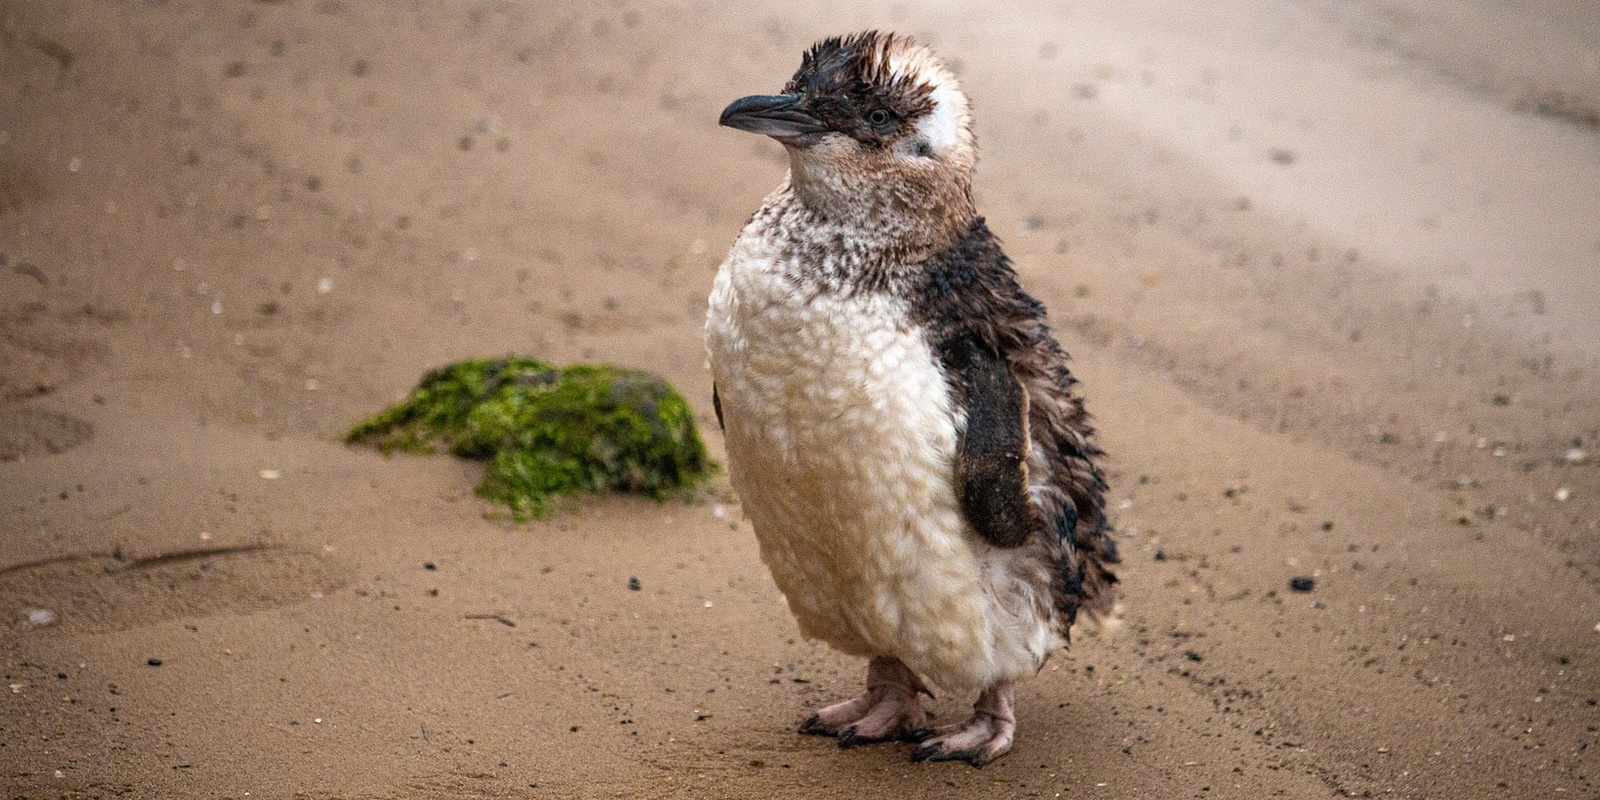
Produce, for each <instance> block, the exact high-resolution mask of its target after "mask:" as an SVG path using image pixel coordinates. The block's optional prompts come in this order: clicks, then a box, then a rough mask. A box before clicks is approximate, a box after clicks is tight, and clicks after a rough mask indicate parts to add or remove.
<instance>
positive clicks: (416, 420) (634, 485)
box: [345, 357, 713, 520]
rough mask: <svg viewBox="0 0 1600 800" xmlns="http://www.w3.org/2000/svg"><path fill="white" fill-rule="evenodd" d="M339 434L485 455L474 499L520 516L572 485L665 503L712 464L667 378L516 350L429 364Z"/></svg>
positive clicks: (387, 444) (418, 449) (396, 446)
mask: <svg viewBox="0 0 1600 800" xmlns="http://www.w3.org/2000/svg"><path fill="white" fill-rule="evenodd" d="M345 441H347V442H350V443H352V444H371V445H375V446H377V447H378V448H379V449H380V450H382V451H383V452H384V453H392V452H394V451H396V450H403V451H405V452H408V453H432V452H437V451H438V450H441V449H442V450H445V451H447V452H450V453H453V454H455V455H458V456H462V457H465V458H475V459H481V460H485V461H487V462H488V468H487V469H486V471H485V474H484V478H483V483H482V484H480V485H479V486H478V494H479V495H481V496H483V497H486V498H488V499H490V500H496V501H499V502H502V503H505V504H507V505H509V506H510V507H511V512H512V514H513V516H515V517H516V518H517V519H518V520H526V519H529V518H532V517H538V516H542V515H543V514H544V513H545V512H546V511H548V510H549V508H550V501H551V500H552V499H553V498H554V497H556V496H557V495H562V494H568V493H572V492H605V491H618V492H636V493H641V494H648V495H650V496H652V497H655V498H658V499H660V498H665V497H666V496H668V495H670V494H672V493H674V492H680V491H682V492H687V491H690V490H692V489H693V488H694V486H696V485H697V484H699V483H700V482H701V481H703V480H704V479H705V478H706V477H707V476H708V475H710V474H711V472H712V470H713V465H712V463H711V461H710V459H709V458H707V456H706V448H705V444H704V443H703V442H702V441H701V440H700V434H699V432H698V431H697V430H696V429H695V424H694V414H693V412H692V411H691V410H690V408H689V404H688V402H687V401H685V400H684V399H683V396H682V395H679V394H678V393H677V392H676V391H674V390H673V389H672V387H671V386H669V385H668V384H667V382H666V381H664V380H662V379H660V378H658V377H656V376H654V375H650V374H648V373H644V372H635V371H632V370H625V369H618V368H616V367H608V366H603V365H595V364H574V365H571V366H569V367H567V368H565V369H558V368H556V367H553V366H551V365H549V364H546V363H544V362H541V361H535V360H533V359H530V358H518V357H506V358H497V359H487V360H477V361H462V362H459V363H456V364H451V365H449V366H445V367H441V368H439V369H436V370H434V371H432V372H430V373H428V374H427V375H426V376H424V377H423V379H422V382H421V383H420V384H418V385H417V388H415V389H413V390H412V391H411V394H410V396H408V397H407V398H406V399H405V400H404V401H402V402H400V403H399V404H397V405H394V406H391V407H389V408H387V409H384V410H383V411H381V412H379V413H378V414H377V415H376V416H374V417H372V418H371V419H368V420H366V421H364V422H361V423H358V424H357V425H356V426H355V427H354V428H352V429H351V430H350V433H349V434H348V435H347V436H346V437H345Z"/></svg>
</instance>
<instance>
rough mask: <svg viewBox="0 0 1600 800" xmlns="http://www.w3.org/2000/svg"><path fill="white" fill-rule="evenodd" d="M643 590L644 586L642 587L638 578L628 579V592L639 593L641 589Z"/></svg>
mask: <svg viewBox="0 0 1600 800" xmlns="http://www.w3.org/2000/svg"><path fill="white" fill-rule="evenodd" d="M643 588H644V587H643V586H642V585H640V583H639V579H638V578H629V579H628V591H631V592H637V591H639V590H640V589H643Z"/></svg>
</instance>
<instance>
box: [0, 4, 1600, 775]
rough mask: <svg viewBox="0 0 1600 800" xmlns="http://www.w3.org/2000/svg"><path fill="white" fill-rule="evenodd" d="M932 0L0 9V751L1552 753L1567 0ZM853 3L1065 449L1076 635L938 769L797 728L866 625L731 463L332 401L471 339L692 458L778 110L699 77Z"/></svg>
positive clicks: (1590, 406)
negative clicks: (399, 444) (1073, 381)
mask: <svg viewBox="0 0 1600 800" xmlns="http://www.w3.org/2000/svg"><path fill="white" fill-rule="evenodd" d="M958 5H959V4H953V3H951V4H943V5H940V4H932V5H921V4H903V5H896V6H893V7H891V8H889V9H884V10H869V9H860V10H854V11H851V10H837V9H833V8H832V7H831V6H830V5H829V4H823V3H802V4H790V3H776V2H769V3H761V4H752V5H750V6H747V7H745V8H742V9H738V10H733V9H724V8H721V7H720V6H719V5H718V4H709V3H668V4H661V5H645V4H632V3H629V2H624V1H621V0H619V2H615V3H606V4H598V5H595V6H591V5H589V4H579V3H574V4H561V3H543V4H531V3H530V4H526V5H521V4H514V3H488V2H483V3H448V4H439V5H435V4H428V3H412V4H400V3H377V2H370V3H369V2H358V1H357V0H285V1H284V2H249V3H247V2H235V3H205V2H177V1H176V0H174V1H173V2H148V3H131V2H130V3H89V2H67V1H66V0H61V1H60V2H54V1H51V2H46V1H45V0H38V1H36V2H0V337H3V343H0V457H3V459H4V460H3V462H0V620H3V622H4V625H3V627H0V661H3V664H0V671H3V673H4V677H5V681H4V683H5V684H7V685H9V688H6V689H4V690H0V788H3V789H4V795H5V796H7V797H112V796H118V797H124V796H125V797H139V798H169V797H229V798H242V797H246V796H249V797H252V798H264V797H267V798H270V797H306V798H336V797H337V798H345V797H365V798H396V797H484V796H488V797H613V796H615V797H801V796H804V797H815V798H820V797H850V798H861V797H884V796H912V797H919V798H921V797H926V798H937V797H962V798H967V797H973V796H994V797H1058V796H1061V797H1092V798H1101V797H1104V798H1134V797H1141V798H1146V797H1162V798H1169V797H1218V798H1227V797H1248V798H1260V797H1290V798H1301V797H1328V796H1339V795H1355V796H1374V797H1379V796H1393V797H1417V798H1421V797H1450V798H1479V797H1516V798H1549V797H1561V796H1568V797H1595V796H1596V795H1597V793H1600V753H1597V752H1596V750H1597V749H1600V748H1596V747H1595V745H1596V743H1597V738H1600V733H1597V729H1600V708H1597V706H1596V701H1597V700H1600V629H1597V624H1600V531H1597V525H1600V362H1597V359H1600V131H1597V117H1596V109H1597V108H1600V105H1597V102H1596V101H1597V98H1600V32H1597V28H1600V4H1597V3H1596V2H1593V1H1592V0H1524V1H1523V2H1519V3H1517V4H1515V10H1514V11H1512V10H1509V9H1507V8H1505V7H1503V6H1505V5H1506V4H1502V3H1495V2H1489V1H1488V0H1483V2H1476V3H1459V2H1449V3H1446V2H1429V1H1428V0H1414V1H1402V0H1392V1H1386V2H1385V1H1379V0H1371V1H1370V2H1349V3H1328V2H1313V1H1311V0H1307V1H1305V2H1290V3H1282V2H1268V1H1267V0H1228V1H1227V2H1218V3H1206V4H1196V3H1184V2H1176V1H1174V0H1165V1H1162V0H1144V1H1142V2H1133V3H1104V4H1090V3H1071V4H1045V3H1037V4H1029V3H1013V4H1000V5H995V6H992V7H989V8H986V9H985V10H984V11H982V12H975V11H964V10H962V9H961V8H959V7H958ZM1201 8H1203V10H1196V9H1201ZM869 26H878V27H884V28H893V29H897V30H901V31H905V32H908V33H912V34H914V35H917V36H919V37H921V38H923V39H925V40H927V41H929V42H931V43H933V44H935V45H937V46H938V47H939V48H940V49H941V50H942V51H943V52H944V53H945V54H946V55H948V56H949V57H950V58H951V59H952V60H953V61H954V62H955V63H956V64H957V66H958V67H959V70H960V72H961V74H962V75H963V77H964V79H965V80H966V82H967V85H968V89H969V92H970V94H971V95H972V96H973V97H974V99H975V102H976V106H977V112H978V129H979V135H980V138H981V142H982V144H983V146H984V161H983V164H982V165H981V167H980V174H979V176H978V185H977V191H978V195H979V206H980V208H981V209H982V210H983V211H984V213H985V214H986V215H987V216H988V217H989V220H990V224H991V225H992V226H993V227H994V229H995V230H996V231H997V232H998V233H999V234H1000V235H1001V236H1002V237H1003V238H1004V239H1005V240H1006V243H1007V246H1008V248H1009V250H1010V252H1011V254H1012V255H1013V257H1014V258H1015V259H1016V261H1017V263H1018V267H1019V270H1020V272H1021V275H1022V279H1023V282H1024V283H1025V285H1027V286H1028V287H1029V288H1030V289H1032V290H1033V291H1034V292H1035V293H1036V294H1038V295H1039V296H1040V297H1042V298H1043V299H1044V300H1045V301H1046V302H1047V303H1048V305H1049V306H1050V308H1051V310H1052V318H1053V319H1054V321H1055V325H1056V327H1057V330H1058V331H1059V333H1060V336H1061V338H1062V339H1063V341H1064V343H1065V344H1066V346H1067V347H1068V349H1070V350H1071V351H1072V352H1073V353H1074V355H1075V357H1076V362H1075V363H1076V365H1077V372H1078V374H1079V376H1080V377H1081V378H1082V380H1083V383H1084V388H1085V391H1086V393H1087V396H1088V398H1089V402H1090V407H1091V409H1092V410H1093V411H1094V412H1095V413H1096V415H1097V417H1098V420H1099V423H1100V427H1101V431H1102V443H1103V444H1104V445H1105V447H1106V448H1107V449H1108V450H1109V451H1110V453H1111V454H1112V460H1111V461H1110V463H1109V467H1110V471H1111V482H1112V490H1111V491H1112V494H1111V505H1112V507H1113V508H1114V509H1115V521H1116V523H1117V525H1118V527H1119V530H1120V532H1119V534H1118V535H1119V537H1120V538H1121V543H1122V545H1123V549H1124V552H1125V554H1126V557H1127V559H1126V563H1125V565H1124V566H1123V568H1122V574H1123V577H1124V584H1123V586H1124V588H1125V606H1126V614H1125V617H1126V618H1125V624H1124V625H1123V626H1122V628H1121V629H1120V631H1118V632H1115V633H1109V634H1104V635H1099V636H1091V635H1083V636H1080V637H1079V639H1078V641H1077V642H1076V643H1075V645H1074V647H1073V648H1072V650H1071V651H1070V652H1066V653H1063V654H1062V655H1060V656H1059V657H1057V658H1055V659H1054V660H1053V661H1052V662H1051V663H1050V665H1048V666H1047V667H1046V668H1045V669H1044V670H1043V671H1042V672H1041V673H1040V675H1039V676H1038V677H1037V678H1036V679H1034V680H1032V681H1029V682H1027V683H1026V684H1025V685H1024V687H1023V688H1022V689H1021V691H1020V693H1019V698H1018V706H1019V717H1020V720H1021V729H1020V733H1021V735H1020V739H1019V742H1018V745H1017V747H1016V749H1015V750H1014V752H1013V753H1012V754H1011V755H1010V756H1008V757H1007V758H1006V759H1004V760H1002V761H1000V762H998V763H996V764H993V765H991V766H990V767H988V768H986V769H984V770H982V771H976V770H972V769H970V768H967V767H965V766H962V765H952V764H941V765H932V764H924V765H912V764H909V763H908V762H907V755H908V748H907V747H906V746H902V745H883V746H879V747H875V748H868V749H862V750H851V751H841V750H839V749H837V748H835V747H833V746H832V745H831V744H830V743H828V742H827V741H824V740H821V739H816V738H809V737H803V736H799V735H797V734H796V733H795V732H794V727H795V725H796V724H797V723H798V722H799V721H800V720H801V719H803V718H804V716H805V715H806V714H807V713H808V709H811V708H814V707H815V706H817V705H819V704H822V703H824V702H829V701H832V700H835V699H837V698H840V697H842V696H844V695H847V694H850V693H852V692H854V691H856V690H857V688H858V686H859V683H860V680H861V677H862V673H863V670H862V665H861V664H860V663H858V662H855V661H852V660H851V659H847V658H842V657H839V656H837V655H835V654H832V653H830V652H829V651H828V650H827V649H826V648H825V647H822V646H820V645H817V644H814V643H809V642H806V641H804V640H802V639H800V638H799V636H798V634H797V632H796V630H795V626H794V623H793V621H792V620H791V619H790V618H789V616H788V614H787V612H786V611H785V609H784V608H783V606H782V604H781V601H780V598H779V596H778V594H777V592H776V590H775V589H774V588H773V586H772V584H771V581H770V579H769V578H768V577H767V575H766V572H765V569H764V568H763V567H762V565H761V564H760V562H759V560H758V558H757V556H756V552H755V547H754V542H753V539H752V537H751V535H750V532H749V530H748V525H747V524H746V523H744V522H742V521H741V519H740V516H739V513H738V509H737V504H736V501H735V500H734V499H733V498H731V497H730V496H728V495H727V490H726V484H725V482H723V483H722V484H721V486H722V488H720V489H718V490H716V491H713V492H710V493H708V494H707V495H706V496H705V497H703V498H702V499H700V500H699V501H697V502H695V503H691V504H685V503H673V502H669V503H665V504H656V503H653V502H651V501H648V500H638V499H630V498H615V499H590V500H584V501H582V502H581V503H578V504H576V505H575V506H574V508H572V509H571V510H568V511H566V512H564V513H561V514H557V515H556V516H554V517H553V518H551V519H549V520H548V521H544V522H539V523H535V524H530V525H525V526H518V525H513V524H509V523H505V522H500V521H494V520H492V519H486V518H485V512H486V511H490V510H492V509H490V508H489V507H487V506H486V505H485V504H484V503H483V502H482V501H480V500H479V499H478V498H476V497H475V496H473V494H472V487H473V485H474V483H475V481H476V480H477V476H478V468H477V467H476V466H475V465H472V464H467V463H462V462H457V461H453V460H451V459H449V458H447V457H435V458H411V457H397V458H394V459H385V458H383V457H382V456H380V455H378V454H376V453H373V452H368V451H365V450H360V449H349V448H346V447H344V446H342V445H340V444H338V443H337V438H338V436H339V434H340V432H341V431H342V430H343V429H344V428H346V426H348V425H349V424H350V423H351V422H352V421H354V420H356V419H358V418H360V417H362V416H363V415H366V414H369V413H371V412H372V411H374V410H376V409H377V408H379V407H381V406H382V405H384V404H386V403H388V402H390V401H392V400H393V399H395V398H396V397H397V396H398V395H399V394H400V393H402V392H404V391H405V390H406V389H407V388H409V387H410V386H411V385H412V383H413V382H414V381H415V380H416V379H417V378H418V377H419V376H420V375H421V373H422V372H423V371H424V370H426V369H427V368H429V367H432V366H435V365H438V364H441V363H443V362H446V361H448V360H452V359H456V358H462V357H469V356H479V355H494V354H501V353H508V352H519V353H526V354H530V355H536V356H539V357H543V358H547V359H551V360H555V361H560V362H566V361H572V360H604V361H609V362H615V363H618V364H623V365H627V366H633V367H643V368H648V369H652V370H655V371H658V372H660V373H662V374H664V375H665V376H666V377H668V378H669V379H670V380H672V381H673V382H674V383H676V384H677V385H678V386H680V387H682V388H683V389H684V390H685V392H686V393H687V394H688V395H689V396H690V398H691V400H692V401H693V402H694V403H695V404H696V407H697V408H699V409H700V411H701V423H702V425H703V427H704V428H705V430H706V431H707V436H708V439H709V440H710V444H711V446H712V448H713V450H715V451H717V452H719V453H720V447H721V443H720V441H719V440H717V438H716V434H715V428H716V426H715V424H714V422H713V421H712V420H711V417H710V412H711V404H710V392H709V385H708V380H707V377H706V373H705V369H704V363H703V362H704V356H703V351H702V347H701V343H700V327H701V322H702V320H703V314H704V296H705V293H706V290H707V288H708V286H709V284H710V280H711V276H712V274H713V271H714V269H715V267H716V265H717V263H718V261H719V259H720V256H721V252H722V251H723V250H724V248H725V247H726V246H727V244H728V243H729V242H730V241H731V239H732V238H733V236H734V234H735V232H736V231H737V230H738V228H739V226H740V224H741V223H742V222H743V220H744V218H745V216H746V215H747V214H748V213H749V212H750V211H751V210H753V209H754V208H755V206H756V204H757V203H758V202H759V200H760V198H761V196H762V195H763V194H764V193H765V192H766V191H767V190H768V189H769V188H771V187H772V186H773V185H775V184H776V182H777V181H778V180H779V177H780V175H781V174H782V171H783V158H782V153H781V150H780V148H778V147H777V146H776V145H774V144H772V143H770V142H767V141H764V140H758V138H756V137H752V136H749V135H746V134H740V133H736V132H733V131H728V130H722V129H718V128H717V127H716V125H715V120H716V116H717V112H718V111H719V110H720V109H721V108H722V106H723V105H724V104H725V103H726V102H727V101H729V100H731V99H733V98H735V97H738V96H740V95H743V94H748V93H754V92H767V91H772V90H775V89H776V88H777V87H778V86H780V85H781V83H782V81H783V80H784V79H785V77H786V76H787V75H788V73H789V72H790V71H791V70H792V69H793V68H794V65H795V64H796V63H797V57H798V54H799V52H800V50H801V48H803V47H804V46H805V45H807V44H808V43H809V42H811V41H812V40H814V39H816V38H818V37H820V36H822V35H825V34H830V33H839V32H846V31H849V30H854V29H860V28H865V27H869ZM1569 452H1570V456H1571V457H1570V458H1569ZM1558 498H1564V499H1558ZM430 565H431V566H430ZM1296 576H1309V577H1313V578H1314V579H1315V587H1314V589H1313V590H1312V591H1311V592H1309V593H1298V592H1292V591H1290V589H1289V581H1290V579H1291V578H1292V577H1296ZM630 578H638V580H639V585H640V589H639V590H638V591H630V590H629V579H630ZM37 610H49V611H51V612H53V613H54V614H55V615H57V617H58V618H57V620H56V621H55V622H53V623H52V624H48V625H44V626H35V625H30V624H28V623H27V622H26V619H27V615H28V613H29V612H30V611H37ZM494 616H499V617H501V619H494V618H491V617H494ZM502 620H503V621H502ZM152 659H159V660H160V666H151V664H154V663H155V662H154V661H152ZM964 702H966V699H965V698H954V697H941V698H940V699H939V701H938V702H937V704H936V705H937V709H938V711H939V713H940V716H941V717H942V718H946V719H948V718H949V717H951V716H954V715H956V714H959V713H961V711H962V708H963V705H964Z"/></svg>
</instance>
